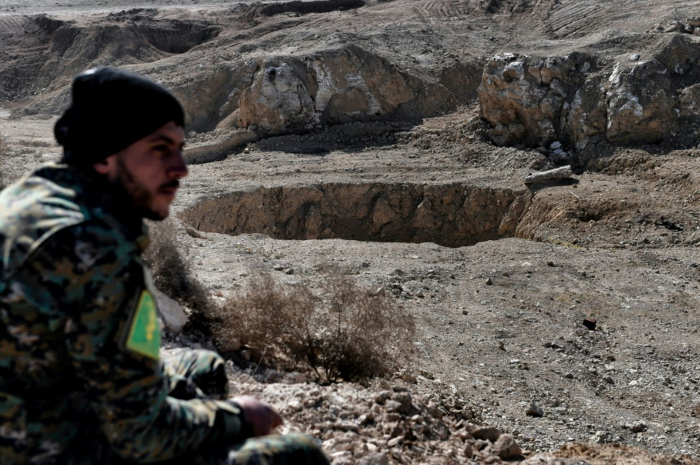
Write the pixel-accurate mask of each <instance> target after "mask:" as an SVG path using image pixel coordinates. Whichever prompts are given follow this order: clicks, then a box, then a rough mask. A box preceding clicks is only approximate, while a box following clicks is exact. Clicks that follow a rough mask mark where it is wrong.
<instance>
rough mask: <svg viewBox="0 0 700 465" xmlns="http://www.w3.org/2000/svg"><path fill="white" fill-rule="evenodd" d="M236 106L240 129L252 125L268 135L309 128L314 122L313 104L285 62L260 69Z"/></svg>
mask: <svg viewBox="0 0 700 465" xmlns="http://www.w3.org/2000/svg"><path fill="white" fill-rule="evenodd" d="M239 106H240V110H239V111H240V113H239V116H238V121H239V124H238V125H239V126H240V127H249V126H251V125H256V126H258V127H259V128H261V129H262V130H263V131H265V132H267V133H270V134H279V133H281V132H285V131H287V130H304V129H311V128H312V127H313V126H314V125H315V123H316V113H315V110H314V102H313V100H311V96H310V95H309V92H308V90H307V89H306V86H304V83H303V82H302V81H301V79H299V77H298V76H297V75H296V73H295V72H294V71H293V70H292V68H291V67H290V66H289V64H287V63H281V64H280V65H279V66H266V67H264V68H263V69H261V70H260V71H259V72H258V73H257V75H256V76H255V80H254V81H253V85H252V86H250V87H249V88H247V89H246V90H244V91H243V95H241V98H240V100H239Z"/></svg>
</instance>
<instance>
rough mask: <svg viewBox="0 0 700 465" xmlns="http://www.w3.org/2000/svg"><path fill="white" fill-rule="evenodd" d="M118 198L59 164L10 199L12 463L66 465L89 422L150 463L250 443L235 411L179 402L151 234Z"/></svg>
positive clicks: (0, 405) (3, 351) (7, 414)
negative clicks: (145, 258)
mask: <svg viewBox="0 0 700 465" xmlns="http://www.w3.org/2000/svg"><path fill="white" fill-rule="evenodd" d="M115 203H117V202H114V201H113V197H110V196H109V195H108V194H107V192H106V191H105V189H104V187H103V186H100V185H99V183H98V182H97V181H96V180H95V179H93V176H90V175H87V174H85V173H83V172H81V171H79V170H77V169H74V168H69V167H66V166H60V165H54V166H47V167H43V168H41V169H39V170H37V171H36V172H34V173H32V174H31V175H29V176H28V177H25V178H24V179H22V180H20V181H19V182H18V183H16V184H14V185H12V186H9V187H8V188H6V189H5V190H3V191H2V192H0V462H2V463H3V464H14V463H55V462H60V461H61V457H62V454H64V452H65V451H66V450H69V449H71V448H75V447H90V446H91V444H85V442H86V441H85V440H84V438H85V437H88V435H85V434H83V432H84V430H85V428H86V425H90V424H93V425H94V424H99V425H100V426H101V428H102V432H103V433H104V435H105V436H106V438H107V439H108V441H109V443H110V444H111V446H112V448H113V449H114V450H115V451H116V452H117V453H119V454H120V455H122V456H123V457H126V458H129V459H131V460H135V461H141V462H148V461H153V460H164V459H169V458H174V457H178V456H181V455H183V454H187V453H189V452H193V451H196V450H200V449H201V448H203V447H207V446H213V445H216V444H220V443H223V442H224V441H226V442H235V440H236V439H242V438H238V437H237V436H238V435H240V434H241V419H240V418H241V414H240V412H239V410H238V409H237V408H236V407H235V406H234V405H232V404H229V403H227V402H221V401H215V400H207V399H193V400H187V401H185V400H178V399H175V398H172V397H169V396H168V391H167V387H166V383H165V379H164V373H163V368H162V364H161V362H160V360H159V355H158V349H159V344H160V333H159V329H158V322H157V318H156V313H155V312H156V307H155V299H154V298H153V295H152V294H151V292H150V291H149V279H148V272H147V271H146V269H145V268H144V266H143V263H142V262H141V252H142V251H143V249H144V248H145V247H146V245H147V243H148V237H147V234H144V230H145V229H144V227H143V225H142V221H141V219H140V218H134V217H133V215H131V216H130V215H129V214H128V212H124V211H123V210H124V209H123V208H122V209H120V208H118V207H117V206H115ZM81 440H83V442H82V443H81Z"/></svg>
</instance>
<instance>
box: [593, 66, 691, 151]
mask: <svg viewBox="0 0 700 465" xmlns="http://www.w3.org/2000/svg"><path fill="white" fill-rule="evenodd" d="M608 83H609V87H608V91H607V107H608V126H607V138H608V140H609V141H611V142H615V143H621V144H639V143H656V142H660V141H661V140H663V139H664V138H665V137H667V136H669V135H670V133H671V132H672V131H675V130H676V127H677V122H678V112H676V111H675V107H676V106H677V99H676V98H675V97H674V95H673V94H672V92H671V81H670V78H669V75H668V69H667V68H666V67H665V66H664V65H662V64H661V63H660V62H658V61H657V60H650V61H646V62H641V63H636V64H635V65H634V66H632V67H631V68H629V69H624V68H623V66H622V65H621V64H617V65H616V66H615V69H614V70H613V72H612V74H611V75H610V78H609V80H608Z"/></svg>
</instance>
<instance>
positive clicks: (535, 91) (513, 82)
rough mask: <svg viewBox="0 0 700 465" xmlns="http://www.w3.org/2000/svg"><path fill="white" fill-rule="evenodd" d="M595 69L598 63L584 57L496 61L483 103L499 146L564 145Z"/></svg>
mask: <svg viewBox="0 0 700 465" xmlns="http://www.w3.org/2000/svg"><path fill="white" fill-rule="evenodd" d="M595 69H596V65H595V60H594V59H593V58H592V57H590V56H588V55H584V54H571V55H567V56H565V57H550V58H532V57H529V56H518V55H513V54H504V55H497V56H496V57H494V58H493V59H491V60H490V61H489V62H488V64H487V65H486V68H485V69H484V75H483V78H482V83H481V86H480V87H479V102H480V104H481V115H482V117H483V118H485V119H486V120H488V121H489V122H490V123H491V124H493V125H494V128H493V129H492V130H491V137H492V138H493V140H494V142H495V143H496V144H497V145H510V144H514V143H521V142H524V143H526V144H528V145H533V146H538V145H549V144H550V143H552V142H554V141H556V140H560V139H562V136H563V135H564V133H565V128H566V127H567V125H566V123H567V120H566V116H567V113H568V112H567V110H568V109H570V107H571V102H572V101H573V97H574V95H575V93H576V91H577V89H578V88H580V87H581V86H582V84H583V83H584V82H585V79H586V75H587V74H589V73H591V72H592V71H594V70H595ZM579 97H580V98H579V100H580V105H584V99H583V96H579ZM585 100H586V101H585V104H586V106H588V107H591V106H593V105H595V99H593V100H594V101H593V102H589V100H590V99H585ZM584 124H585V123H584ZM576 125H577V123H576V122H575V123H573V126H576ZM576 129H577V128H576Z"/></svg>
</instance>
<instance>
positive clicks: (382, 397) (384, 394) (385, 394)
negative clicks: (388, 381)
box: [374, 391, 391, 405]
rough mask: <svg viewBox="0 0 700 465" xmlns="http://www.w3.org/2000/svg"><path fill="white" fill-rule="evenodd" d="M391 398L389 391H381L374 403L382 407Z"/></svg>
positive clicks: (375, 397)
mask: <svg viewBox="0 0 700 465" xmlns="http://www.w3.org/2000/svg"><path fill="white" fill-rule="evenodd" d="M390 397H391V393H390V392H389V391H381V392H380V393H378V394H377V395H376V396H374V402H375V403H377V404H380V405H382V404H384V402H386V400H387V399H388V398H390Z"/></svg>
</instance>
